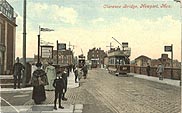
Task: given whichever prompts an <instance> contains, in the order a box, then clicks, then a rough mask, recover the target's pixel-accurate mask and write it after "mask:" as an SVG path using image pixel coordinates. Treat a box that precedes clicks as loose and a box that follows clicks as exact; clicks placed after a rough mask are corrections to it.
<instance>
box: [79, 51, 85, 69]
mask: <svg viewBox="0 0 182 113" xmlns="http://www.w3.org/2000/svg"><path fill="white" fill-rule="evenodd" d="M84 64H85V56H83V54H81V55H79V56H78V67H79V68H82V67H83V66H84Z"/></svg>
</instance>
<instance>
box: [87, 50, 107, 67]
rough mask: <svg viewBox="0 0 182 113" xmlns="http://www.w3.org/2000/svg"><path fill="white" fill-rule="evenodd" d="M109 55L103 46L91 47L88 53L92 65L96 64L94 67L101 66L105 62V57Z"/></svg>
mask: <svg viewBox="0 0 182 113" xmlns="http://www.w3.org/2000/svg"><path fill="white" fill-rule="evenodd" d="M106 56H107V54H106V53H105V52H104V50H101V48H97V49H96V48H95V47H94V48H93V49H89V51H88V54H87V59H88V60H90V61H92V65H93V64H95V66H94V67H97V66H98V65H99V66H100V65H101V64H104V58H105V57H106Z"/></svg>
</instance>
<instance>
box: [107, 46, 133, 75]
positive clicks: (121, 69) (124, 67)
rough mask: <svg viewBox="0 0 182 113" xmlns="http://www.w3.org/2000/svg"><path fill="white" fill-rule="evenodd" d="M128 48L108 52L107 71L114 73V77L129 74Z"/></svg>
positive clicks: (129, 51)
mask: <svg viewBox="0 0 182 113" xmlns="http://www.w3.org/2000/svg"><path fill="white" fill-rule="evenodd" d="M130 53H131V49H130V48H128V47H127V48H123V49H122V50H121V49H120V48H119V47H118V48H117V49H111V50H110V51H108V65H107V67H108V71H109V73H114V74H115V75H116V76H118V75H119V74H127V73H129V72H130V59H129V57H130Z"/></svg>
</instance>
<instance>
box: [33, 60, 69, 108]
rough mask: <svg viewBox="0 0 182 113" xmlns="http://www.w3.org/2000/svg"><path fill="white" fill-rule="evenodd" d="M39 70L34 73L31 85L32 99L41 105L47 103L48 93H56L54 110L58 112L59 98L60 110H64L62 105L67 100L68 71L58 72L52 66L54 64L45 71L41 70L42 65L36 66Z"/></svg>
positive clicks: (50, 63) (50, 64) (65, 69)
mask: <svg viewBox="0 0 182 113" xmlns="http://www.w3.org/2000/svg"><path fill="white" fill-rule="evenodd" d="M36 66H37V69H36V70H35V71H34V72H33V75H32V79H31V84H32V86H33V93H32V99H33V100H34V102H35V103H36V104H40V103H41V102H43V101H45V99H46V94H45V90H47V91H53V90H54V91H55V99H54V109H56V110H57V106H56V103H57V99H58V98H59V108H61V109H64V107H63V106H62V105H61V100H65V101H66V100H67V98H65V93H66V91H67V84H68V79H67V77H68V73H69V72H68V70H67V68H64V70H63V71H59V70H56V68H55V67H54V66H52V62H49V65H48V66H47V67H46V69H45V71H44V70H43V69H41V64H40V63H37V64H36Z"/></svg>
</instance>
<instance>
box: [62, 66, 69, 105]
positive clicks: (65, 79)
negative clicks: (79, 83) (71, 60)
mask: <svg viewBox="0 0 182 113" xmlns="http://www.w3.org/2000/svg"><path fill="white" fill-rule="evenodd" d="M67 77H68V72H67V68H65V69H64V71H63V73H62V78H63V80H64V82H65V88H64V89H65V91H64V92H63V96H62V100H65V101H66V100H67V98H65V93H66V91H67V85H68V78H67Z"/></svg>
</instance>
